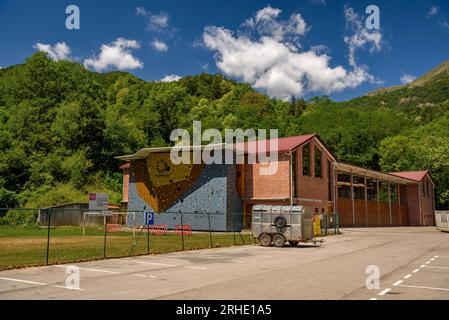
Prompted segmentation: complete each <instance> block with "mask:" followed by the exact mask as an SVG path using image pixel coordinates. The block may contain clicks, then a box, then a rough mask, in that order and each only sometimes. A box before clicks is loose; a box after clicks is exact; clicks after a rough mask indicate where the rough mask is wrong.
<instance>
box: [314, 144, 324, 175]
mask: <svg viewBox="0 0 449 320" xmlns="http://www.w3.org/2000/svg"><path fill="white" fill-rule="evenodd" d="M322 177H323V162H322V153H321V150H320V149H318V148H316V147H315V178H322Z"/></svg>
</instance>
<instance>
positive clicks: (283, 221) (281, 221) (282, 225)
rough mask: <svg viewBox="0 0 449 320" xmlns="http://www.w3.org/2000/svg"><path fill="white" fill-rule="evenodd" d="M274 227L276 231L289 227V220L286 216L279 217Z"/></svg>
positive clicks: (275, 220)
mask: <svg viewBox="0 0 449 320" xmlns="http://www.w3.org/2000/svg"><path fill="white" fill-rule="evenodd" d="M273 224H274V226H275V227H276V229H283V228H285V227H286V226H287V219H285V217H284V216H277V217H276V218H275V219H274V223H273Z"/></svg>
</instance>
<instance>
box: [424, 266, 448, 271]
mask: <svg viewBox="0 0 449 320" xmlns="http://www.w3.org/2000/svg"><path fill="white" fill-rule="evenodd" d="M427 268H429V269H445V270H448V269H449V267H438V266H434V267H431V266H428V267H427Z"/></svg>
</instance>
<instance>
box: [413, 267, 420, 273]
mask: <svg viewBox="0 0 449 320" xmlns="http://www.w3.org/2000/svg"><path fill="white" fill-rule="evenodd" d="M419 270H420V269H419V268H418V269H415V270H413V271H412V273H417V272H418V271H419Z"/></svg>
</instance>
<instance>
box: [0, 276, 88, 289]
mask: <svg viewBox="0 0 449 320" xmlns="http://www.w3.org/2000/svg"><path fill="white" fill-rule="evenodd" d="M0 280H6V281H12V282H20V283H26V284H34V285H37V286H47V287H56V288H62V289H67V290H79V291H83V290H84V289H80V288H70V287H66V286H58V285H56V284H48V283H43V282H36V281H29V280H22V279H14V278H4V277H0Z"/></svg>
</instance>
